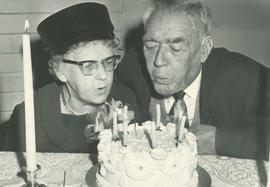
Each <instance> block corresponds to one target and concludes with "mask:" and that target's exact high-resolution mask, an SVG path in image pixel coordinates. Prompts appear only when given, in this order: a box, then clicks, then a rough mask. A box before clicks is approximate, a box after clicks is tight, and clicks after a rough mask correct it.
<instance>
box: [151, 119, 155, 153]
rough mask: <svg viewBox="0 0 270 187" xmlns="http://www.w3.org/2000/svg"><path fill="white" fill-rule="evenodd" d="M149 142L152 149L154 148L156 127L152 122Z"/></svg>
mask: <svg viewBox="0 0 270 187" xmlns="http://www.w3.org/2000/svg"><path fill="white" fill-rule="evenodd" d="M151 141H152V147H153V149H154V148H155V147H156V125H155V123H154V122H152V123H151Z"/></svg>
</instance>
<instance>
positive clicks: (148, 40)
mask: <svg viewBox="0 0 270 187" xmlns="http://www.w3.org/2000/svg"><path fill="white" fill-rule="evenodd" d="M143 42H158V41H157V40H155V39H153V38H143Z"/></svg>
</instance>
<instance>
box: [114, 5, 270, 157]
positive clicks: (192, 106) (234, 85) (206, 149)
mask: <svg viewBox="0 0 270 187" xmlns="http://www.w3.org/2000/svg"><path fill="white" fill-rule="evenodd" d="M208 10H209V9H208V8H207V7H205V5H204V4H202V3H201V2H200V1H194V0H193V1H191V0H178V1H177V0H171V1H168V0H164V1H162V0H158V1H154V3H153V7H152V8H151V9H149V10H148V11H147V12H146V14H145V16H144V28H145V33H144V36H143V52H144V56H145V60H146V67H147V70H148V73H149V74H145V72H144V71H145V67H144V66H145V64H143V63H142V60H143V58H142V57H141V56H140V55H139V53H137V52H138V51H137V52H136V51H135V50H131V51H129V52H128V53H127V55H126V57H125V58H124V60H123V63H122V64H121V65H120V67H119V69H118V70H119V72H118V76H119V77H120V79H122V80H123V81H125V82H126V84H128V85H129V86H130V87H131V88H132V89H133V90H135V92H136V94H137V98H139V100H140V101H141V107H142V109H141V110H142V111H143V112H144V113H146V111H149V112H150V116H145V119H147V118H148V117H155V105H156V104H157V103H159V104H160V106H161V113H162V120H163V122H165V123H166V122H168V121H169V120H170V119H171V118H170V116H171V114H172V113H175V112H177V111H179V110H183V111H185V112H186V114H187V116H188V124H187V126H188V127H189V128H190V130H191V131H193V132H194V133H195V134H196V135H197V136H198V151H199V153H200V154H219V155H228V156H234V157H243V158H263V159H265V158H267V154H268V145H267V144H268V142H269V130H268V129H269V127H267V124H269V115H270V109H269V108H270V86H269V85H270V76H269V69H267V68H265V67H263V66H262V65H260V64H259V63H257V62H255V61H253V60H252V59H250V58H248V57H246V56H243V55H241V54H238V53H232V52H229V51H228V50H226V49H224V48H217V49H216V48H213V41H212V38H211V35H210V31H211V21H210V13H209V11H208ZM139 50H140V49H139ZM139 61H140V62H139ZM149 80H150V81H149ZM148 81H149V82H150V83H149V82H148ZM152 86H153V87H154V89H152ZM153 90H155V91H156V92H157V93H155V91H153ZM177 107H178V110H177ZM267 139H268V140H267Z"/></svg>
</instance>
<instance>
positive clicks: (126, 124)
mask: <svg viewBox="0 0 270 187" xmlns="http://www.w3.org/2000/svg"><path fill="white" fill-rule="evenodd" d="M123 118H124V119H123V145H124V146H126V145H127V127H128V107H127V106H124V112H123Z"/></svg>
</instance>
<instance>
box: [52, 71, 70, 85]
mask: <svg viewBox="0 0 270 187" xmlns="http://www.w3.org/2000/svg"><path fill="white" fill-rule="evenodd" d="M55 75H56V77H57V78H58V79H59V80H60V81H61V82H63V83H65V82H67V77H66V75H65V74H64V73H62V72H61V73H58V72H56V73H55Z"/></svg>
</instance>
